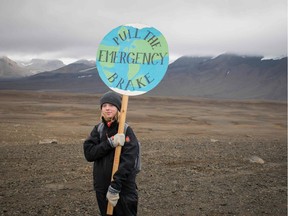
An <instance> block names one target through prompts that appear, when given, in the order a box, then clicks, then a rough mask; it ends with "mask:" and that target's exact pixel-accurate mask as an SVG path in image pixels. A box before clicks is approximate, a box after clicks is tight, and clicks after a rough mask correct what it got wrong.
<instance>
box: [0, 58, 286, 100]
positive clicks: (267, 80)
mask: <svg viewBox="0 0 288 216" xmlns="http://www.w3.org/2000/svg"><path fill="white" fill-rule="evenodd" d="M0 89H16V90H17V89H18V90H19V89H23V90H42V91H65V92H89V93H103V92H105V91H107V90H108V87H106V86H105V85H104V84H103V82H102V80H101V79H100V77H99V75H98V72H97V69H96V67H95V64H94V63H93V62H89V61H83V60H81V61H78V62H75V63H73V64H70V65H67V66H64V67H61V68H59V69H57V70H54V71H50V72H44V73H39V74H36V75H33V76H30V77H25V78H21V79H17V80H2V81H0ZM147 95H155V96H156V95H157V96H193V97H208V98H219V99H220V98H223V99H263V100H286V99H287V57H286V58H282V59H279V60H262V57H248V56H246V57H245V56H237V55H230V54H225V55H220V56H218V57H216V58H211V57H181V58H179V59H177V60H176V61H175V62H173V63H172V64H170V65H169V67H168V70H167V73H166V75H165V76H164V78H163V80H162V81H161V82H160V84H159V85H158V86H157V87H156V88H155V89H153V90H151V91H150V92H148V93H147Z"/></svg>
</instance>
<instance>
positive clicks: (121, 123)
mask: <svg viewBox="0 0 288 216" xmlns="http://www.w3.org/2000/svg"><path fill="white" fill-rule="evenodd" d="M128 99H129V97H128V95H123V96H122V104H121V111H120V117H119V126H118V133H119V134H122V133H124V127H125V121H126V113H127V107H128ZM121 150H122V147H121V146H120V145H118V146H117V147H116V148H115V155H114V162H113V169H112V177H111V181H113V176H114V174H115V173H116V171H117V170H118V167H119V163H120V155H121ZM106 213H107V215H113V206H112V204H111V203H109V202H108V206H107V212H106Z"/></svg>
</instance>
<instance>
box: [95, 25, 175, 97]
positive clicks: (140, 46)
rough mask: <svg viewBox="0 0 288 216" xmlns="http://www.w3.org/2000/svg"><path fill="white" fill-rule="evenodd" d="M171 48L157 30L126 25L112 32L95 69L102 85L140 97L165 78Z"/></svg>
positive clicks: (103, 41) (104, 42)
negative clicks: (169, 48)
mask: <svg viewBox="0 0 288 216" xmlns="http://www.w3.org/2000/svg"><path fill="white" fill-rule="evenodd" d="M168 64H169V53H168V45H167V42H166V39H165V38H164V36H163V35H162V34H161V32H159V31H158V30H157V29H155V28H153V27H149V26H145V25H142V24H127V25H122V26H119V27H117V28H115V29H113V30H112V31H111V32H109V33H108V34H107V35H106V36H105V37H104V38H103V40H102V41H101V43H100V45H99V48H98V50H97V56H96V66H97V69H98V73H99V76H100V77H101V79H102V80H103V82H104V83H105V84H106V85H107V86H108V87H109V88H110V89H112V90H113V91H115V92H118V93H120V94H124V95H129V96H133V95H141V94H144V93H146V92H148V91H150V90H151V89H153V88H154V87H156V86H157V85H158V84H159V82H160V81H161V80H162V78H163V77H164V75H165V73H166V70H167V68H168Z"/></svg>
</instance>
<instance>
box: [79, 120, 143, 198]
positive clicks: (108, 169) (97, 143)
mask: <svg viewBox="0 0 288 216" xmlns="http://www.w3.org/2000/svg"><path fill="white" fill-rule="evenodd" d="M103 122H104V128H103V131H102V136H101V140H100V134H99V132H98V131H97V127H98V125H99V124H97V125H96V126H95V127H94V129H93V130H92V132H91V134H90V136H89V137H88V138H87V139H86V140H85V142H84V144H83V145H84V155H85V158H86V160H87V161H89V162H94V167H93V179H94V189H95V191H98V192H102V193H106V192H107V190H108V187H109V185H110V184H111V186H112V187H113V188H114V189H116V190H119V191H121V193H122V194H125V193H131V192H135V191H136V182H135V179H136V171H135V168H134V163H135V159H136V156H137V148H138V147H137V142H138V141H137V138H136V136H135V134H134V132H133V130H132V128H131V127H128V128H127V130H126V135H125V137H126V142H125V144H124V146H123V147H122V150H121V156H120V164H119V168H118V171H116V173H115V174H114V176H113V181H112V182H111V175H112V167H113V161H114V153H115V148H113V147H112V146H111V145H110V143H109V141H108V137H112V136H114V135H115V134H117V132H118V122H116V121H115V122H113V123H112V124H111V125H110V127H108V126H107V123H106V122H105V121H103ZM127 137H128V138H127Z"/></svg>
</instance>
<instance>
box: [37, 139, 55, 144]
mask: <svg viewBox="0 0 288 216" xmlns="http://www.w3.org/2000/svg"><path fill="white" fill-rule="evenodd" d="M57 143H58V142H57V140H56V139H43V140H40V141H39V143H38V144H40V145H41V144H57Z"/></svg>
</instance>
